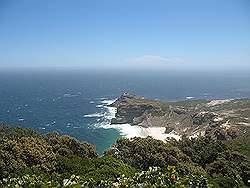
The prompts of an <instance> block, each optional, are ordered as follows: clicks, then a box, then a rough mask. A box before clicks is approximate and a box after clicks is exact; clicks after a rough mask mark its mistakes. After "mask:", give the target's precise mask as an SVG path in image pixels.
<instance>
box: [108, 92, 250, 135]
mask: <svg viewBox="0 0 250 188" xmlns="http://www.w3.org/2000/svg"><path fill="white" fill-rule="evenodd" d="M110 106H111V107H115V108H116V109H117V112H116V115H115V118H113V119H112V120H111V124H130V125H137V126H141V127H143V128H146V129H147V130H150V129H152V130H154V131H155V130H162V129H157V128H164V130H165V131H164V134H165V136H162V135H161V138H164V139H168V137H175V138H176V136H178V137H182V136H186V137H189V138H191V137H197V136H205V135H206V136H207V135H209V136H211V137H213V138H215V139H219V140H227V139H233V138H235V137H237V136H238V135H239V134H244V132H245V131H247V130H249V127H250V99H227V100H185V101H178V102H167V101H159V100H152V99H145V98H144V97H140V96H137V95H135V94H131V93H123V94H122V95H121V96H120V97H119V98H118V99H117V100H116V101H115V102H114V103H112V104H111V105H110ZM149 128H150V129H149ZM155 128H156V129H155ZM149 135H150V134H149ZM159 137H160V136H159Z"/></svg>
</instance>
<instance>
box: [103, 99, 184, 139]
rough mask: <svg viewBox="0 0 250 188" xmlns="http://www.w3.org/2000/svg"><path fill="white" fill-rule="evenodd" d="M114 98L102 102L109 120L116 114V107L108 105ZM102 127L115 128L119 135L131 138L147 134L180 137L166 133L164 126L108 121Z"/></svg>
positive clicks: (156, 137) (142, 136)
mask: <svg viewBox="0 0 250 188" xmlns="http://www.w3.org/2000/svg"><path fill="white" fill-rule="evenodd" d="M114 101H115V100H106V101H103V102H102V103H103V104H104V106H103V107H104V108H106V109H107V111H108V112H107V113H108V115H107V116H106V118H107V119H108V120H111V119H112V118H115V114H116V110H117V109H116V108H115V107H109V106H108V105H110V104H112V103H113V102H114ZM101 127H102V128H105V129H116V130H118V131H119V133H120V135H121V136H123V137H126V138H133V137H141V138H146V137H147V136H151V137H153V138H154V139H157V140H162V141H166V139H167V138H174V139H176V140H179V139H180V136H179V135H177V134H175V133H169V134H166V133H165V130H166V128H165V127H147V128H145V127H142V126H139V125H130V124H110V121H109V123H108V124H105V125H101Z"/></svg>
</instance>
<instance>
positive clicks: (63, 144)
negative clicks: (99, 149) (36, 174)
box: [0, 124, 97, 178]
mask: <svg viewBox="0 0 250 188" xmlns="http://www.w3.org/2000/svg"><path fill="white" fill-rule="evenodd" d="M70 154H74V155H77V156H81V157H86V158H93V157H96V156H97V155H96V152H95V148H94V146H92V145H90V144H88V143H85V142H80V141H78V140H76V139H75V138H72V137H69V136H59V135H58V134H57V133H51V134H49V135H48V136H42V135H40V134H38V133H36V132H35V131H32V130H30V129H23V128H20V127H8V126H6V125H1V124H0V178H3V177H6V176H8V175H9V174H10V173H16V172H19V171H21V170H23V169H25V168H31V167H33V168H34V167H35V168H38V169H39V170H41V171H43V172H53V171H55V170H56V169H55V167H56V164H57V157H58V156H66V155H70Z"/></svg>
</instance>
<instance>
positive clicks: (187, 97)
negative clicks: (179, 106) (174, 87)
mask: <svg viewBox="0 0 250 188" xmlns="http://www.w3.org/2000/svg"><path fill="white" fill-rule="evenodd" d="M194 98H195V97H189V96H188V97H186V99H194Z"/></svg>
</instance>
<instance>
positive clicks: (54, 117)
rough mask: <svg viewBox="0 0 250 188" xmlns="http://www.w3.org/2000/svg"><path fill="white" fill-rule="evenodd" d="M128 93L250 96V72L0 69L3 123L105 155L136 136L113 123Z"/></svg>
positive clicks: (181, 97)
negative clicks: (71, 140)
mask: <svg viewBox="0 0 250 188" xmlns="http://www.w3.org/2000/svg"><path fill="white" fill-rule="evenodd" d="M123 92H132V93H135V94H137V95H141V96H144V97H148V98H152V99H161V100H171V101H175V100H191V99H225V98H244V97H250V74H248V73H246V72H239V73H230V72H225V73H222V72H198V71H196V72H190V71H189V72H183V71H182V72H181V71H179V72H178V71H158V72H157V71H155V72H149V71H107V70H105V71H104V70H103V71H101V70H98V71H84V70H78V71H77V70H74V71H73V70H72V71H70V70H68V71H66V70H54V71H52V70H50V71H48V70H47V71H45V70H43V71H42V70H41V71H35V70H29V71H24V70H22V71H3V70H2V71H0V122H4V123H7V124H11V125H20V126H23V127H28V128H33V129H35V130H37V131H39V132H41V133H43V134H46V133H47V132H50V131H57V132H59V133H60V134H67V135H71V136H74V137H76V138H78V139H80V140H85V141H87V142H90V143H92V144H94V145H95V146H96V149H97V152H98V153H99V154H102V153H103V151H105V150H106V149H107V148H109V147H110V146H111V145H112V144H113V143H114V142H115V140H116V139H117V138H119V137H121V136H127V137H132V136H137V135H138V134H140V133H139V131H135V129H133V127H131V126H130V125H122V126H121V125H119V126H118V125H114V126H110V125H109V124H110V120H111V119H112V117H114V115H115V109H114V108H109V107H107V105H108V104H110V103H112V102H113V101H114V100H115V99H116V98H118V97H119V95H120V94H121V93H123Z"/></svg>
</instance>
